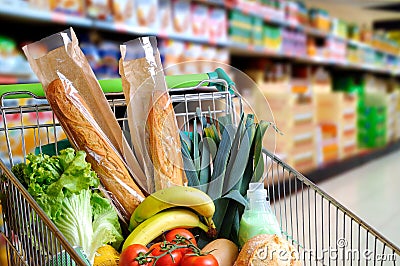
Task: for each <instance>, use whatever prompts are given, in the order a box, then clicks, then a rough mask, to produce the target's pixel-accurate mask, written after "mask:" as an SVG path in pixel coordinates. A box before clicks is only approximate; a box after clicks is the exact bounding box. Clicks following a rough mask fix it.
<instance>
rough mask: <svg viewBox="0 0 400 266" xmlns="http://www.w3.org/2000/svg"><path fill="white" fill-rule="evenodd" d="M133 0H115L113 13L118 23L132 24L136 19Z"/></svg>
mask: <svg viewBox="0 0 400 266" xmlns="http://www.w3.org/2000/svg"><path fill="white" fill-rule="evenodd" d="M133 13H134V11H133V1H132V0H113V1H112V14H113V20H114V22H117V23H126V24H132V22H131V20H133V19H134V14H133Z"/></svg>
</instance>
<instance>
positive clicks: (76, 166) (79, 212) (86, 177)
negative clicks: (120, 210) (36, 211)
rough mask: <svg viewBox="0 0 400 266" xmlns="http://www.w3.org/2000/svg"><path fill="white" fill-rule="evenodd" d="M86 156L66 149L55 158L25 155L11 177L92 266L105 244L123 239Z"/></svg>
mask: <svg viewBox="0 0 400 266" xmlns="http://www.w3.org/2000/svg"><path fill="white" fill-rule="evenodd" d="M85 158H86V153H85V152H84V151H76V152H75V150H74V149H73V148H67V149H64V150H62V151H60V154H59V155H57V156H48V155H46V154H39V155H34V154H29V155H28V156H27V163H26V164H19V165H16V166H15V167H13V169H12V170H14V171H13V172H14V174H16V175H18V179H19V180H20V181H21V182H23V184H24V185H25V186H26V187H27V188H28V192H29V193H30V194H31V195H32V196H33V198H34V199H35V200H36V201H37V202H38V204H39V206H40V207H41V208H42V209H43V210H44V212H45V213H46V214H47V215H48V216H49V217H50V219H51V220H52V221H53V222H54V224H55V225H56V226H57V228H58V229H59V230H60V231H61V232H62V233H63V235H64V236H65V238H66V239H67V240H68V241H69V243H70V244H71V245H73V246H80V247H81V248H82V249H83V251H84V252H85V253H86V255H87V256H88V259H89V260H90V261H91V262H93V260H94V255H95V253H96V251H97V249H98V248H99V247H101V246H103V245H105V244H112V245H113V246H114V247H115V248H118V247H119V245H120V244H121V242H122V240H123V237H122V233H121V227H120V224H119V221H118V215H117V212H116V211H115V209H114V208H113V206H112V205H111V204H110V202H109V200H108V199H106V198H104V197H103V196H102V195H101V194H100V193H99V190H98V186H99V184H100V182H99V179H98V177H97V175H96V173H95V172H94V171H92V170H91V165H90V164H89V163H87V162H86V161H85Z"/></svg>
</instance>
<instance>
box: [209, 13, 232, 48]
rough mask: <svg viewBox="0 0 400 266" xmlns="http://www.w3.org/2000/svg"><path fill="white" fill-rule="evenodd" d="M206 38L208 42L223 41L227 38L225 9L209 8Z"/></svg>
mask: <svg viewBox="0 0 400 266" xmlns="http://www.w3.org/2000/svg"><path fill="white" fill-rule="evenodd" d="M208 17H209V24H208V25H209V27H208V38H209V40H210V42H225V41H226V40H227V38H228V32H227V31H228V18H227V14H226V9H224V8H218V7H212V8H210V9H209V16H208Z"/></svg>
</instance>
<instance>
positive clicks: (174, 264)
mask: <svg viewBox="0 0 400 266" xmlns="http://www.w3.org/2000/svg"><path fill="white" fill-rule="evenodd" d="M171 247H172V245H171V244H168V243H164V242H157V243H154V244H153V245H152V246H151V247H150V248H149V250H151V255H152V256H161V255H162V256H161V257H160V258H159V259H158V260H157V261H155V263H154V261H153V263H152V264H151V265H154V266H178V265H180V263H181V259H182V253H181V251H180V250H179V249H175V250H172V251H170V252H168V251H169V250H170V249H171Z"/></svg>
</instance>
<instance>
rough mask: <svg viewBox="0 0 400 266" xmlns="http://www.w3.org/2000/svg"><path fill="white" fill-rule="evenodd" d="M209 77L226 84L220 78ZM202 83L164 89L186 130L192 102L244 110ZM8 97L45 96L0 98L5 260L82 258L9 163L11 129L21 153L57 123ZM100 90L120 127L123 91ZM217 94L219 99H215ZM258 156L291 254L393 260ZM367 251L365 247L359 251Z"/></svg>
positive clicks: (52, 136)
mask: <svg viewBox="0 0 400 266" xmlns="http://www.w3.org/2000/svg"><path fill="white" fill-rule="evenodd" d="M213 82H214V83H215V82H220V83H222V84H223V85H224V87H225V88H227V87H228V84H226V82H224V81H221V80H217V81H216V80H213ZM206 83H210V82H209V80H207V81H204V82H201V83H199V84H198V85H197V86H195V87H193V88H186V89H185V90H182V91H179V92H178V94H172V95H171V99H172V102H173V103H174V104H175V105H176V104H182V105H181V106H183V107H184V108H183V110H181V111H176V117H177V121H178V123H181V125H182V126H183V127H184V130H186V131H187V130H188V128H187V127H186V125H187V122H188V121H190V120H191V119H192V118H193V117H194V116H196V112H195V111H193V110H194V109H191V110H190V108H193V105H195V107H194V108H196V107H199V108H200V110H201V112H202V113H203V114H210V113H211V114H212V115H213V116H214V117H215V118H216V117H217V116H219V115H221V114H232V115H233V117H235V112H236V111H237V110H238V111H239V112H242V111H243V108H242V101H241V98H240V95H239V94H232V93H231V92H230V91H229V90H228V89H226V90H222V91H207V92H201V90H202V89H204V88H203V85H204V84H206ZM193 90H196V91H195V92H194V91H193ZM199 90H200V92H198V91H199ZM10 96H12V97H15V96H22V97H29V98H31V99H42V100H43V101H45V98H44V97H39V96H37V95H35V94H33V93H31V92H8V93H3V95H2V96H1V98H0V111H1V118H2V120H3V127H0V139H4V140H5V143H6V145H7V152H8V157H9V161H8V162H7V161H5V162H3V161H0V173H2V174H3V177H6V178H3V179H2V180H1V182H0V195H1V198H0V200H1V204H2V206H3V219H4V226H3V229H2V230H0V235H2V236H3V237H4V238H5V240H6V243H7V254H8V255H7V257H8V261H9V263H10V265H87V264H86V263H85V260H84V257H83V256H82V253H81V252H80V250H79V248H76V247H72V246H71V245H70V244H69V243H68V241H67V240H66V239H65V238H64V237H63V235H62V234H61V232H60V231H59V230H58V229H57V228H56V226H55V225H54V223H53V222H52V221H51V220H50V219H49V218H48V217H47V216H46V214H45V213H44V212H43V210H42V209H41V208H40V206H39V205H38V204H37V203H36V202H35V200H34V199H33V198H32V197H31V196H30V194H29V193H28V191H27V190H26V189H25V187H24V186H23V185H22V184H21V183H20V182H19V181H18V180H17V178H16V177H15V176H14V175H13V173H12V172H11V170H10V168H11V166H12V165H14V164H15V163H16V160H15V156H14V151H13V148H12V144H11V135H12V134H11V132H13V135H16V136H17V137H20V138H21V139H20V140H21V145H22V150H21V151H22V153H23V157H24V158H23V159H25V157H26V154H27V153H29V152H31V151H30V150H27V148H25V144H26V139H25V137H26V132H27V131H28V130H31V131H32V132H33V133H34V143H35V144H36V146H37V147H38V148H39V151H41V148H42V146H43V145H45V144H49V143H52V142H55V143H57V141H58V140H60V136H58V135H59V131H58V130H57V129H60V128H61V127H60V125H59V124H58V122H57V119H56V118H55V116H54V114H53V115H52V119H51V121H48V122H47V123H45V124H42V123H41V120H40V114H41V113H42V112H51V108H50V107H49V105H48V104H47V103H46V102H42V103H28V104H24V105H14V106H10V105H6V104H5V101H6V100H5V99H6V98H7V97H10ZM107 96H111V97H110V98H109V103H110V107H111V109H112V110H113V112H114V114H116V116H117V120H118V121H119V122H120V123H121V126H122V125H123V123H124V120H125V118H124V117H121V116H118V115H117V114H118V113H119V110H120V109H121V108H122V110H123V108H125V101H124V100H123V97H118V96H123V94H118V93H117V94H115V93H114V94H107ZM114 96H116V97H114ZM217 101H220V103H221V102H222V103H223V104H220V103H219V104H216V102H217ZM236 105H239V106H236ZM191 106H192V107H191ZM236 107H239V109H236ZM27 114H31V115H33V117H36V121H35V122H36V123H33V124H25V123H24V121H23V119H22V117H23V116H24V115H27ZM9 115H19V116H20V117H21V118H20V123H19V124H18V125H10V124H8V123H7V122H8V116H9ZM182 119H183V121H180V120H182ZM179 121H180V122H179ZM234 121H235V120H234ZM41 134H42V135H45V137H44V138H43V136H41ZM14 137H15V136H14ZM56 150H57V145H56ZM263 156H264V159H265V160H264V161H265V163H266V167H265V169H268V170H267V171H266V173H265V176H264V182H265V187H266V188H267V190H268V194H269V199H270V202H271V206H272V209H273V211H274V213H275V215H276V217H277V219H278V221H279V222H280V225H281V228H282V231H283V234H284V236H285V237H286V239H288V240H289V241H290V242H291V243H292V244H293V245H294V246H295V247H296V250H297V252H298V254H297V255H298V256H299V257H300V259H301V260H302V262H303V264H304V265H353V264H354V265H395V264H396V261H397V260H399V259H400V249H399V247H397V246H396V245H395V244H393V243H392V242H390V241H389V240H388V239H387V238H386V237H385V236H383V235H382V234H381V233H379V232H378V231H377V230H376V229H374V228H373V227H371V226H370V225H368V224H367V223H365V222H364V221H363V220H362V219H361V218H360V217H358V216H357V215H356V214H355V213H353V212H352V211H350V210H349V209H347V208H346V207H345V206H343V205H342V204H340V203H339V202H338V201H337V200H336V199H334V198H333V197H331V196H330V195H329V194H328V193H326V192H325V191H323V190H322V189H321V188H319V187H318V186H317V185H316V184H314V183H313V182H311V181H310V180H309V179H307V178H306V177H305V176H304V175H303V174H301V173H300V172H298V171H296V170H295V169H293V168H292V167H290V166H289V165H287V164H286V163H285V162H283V161H282V160H281V159H279V158H278V157H277V156H276V155H274V154H273V153H272V152H270V151H268V150H266V149H263ZM35 241H37V242H35ZM367 251H368V254H365V252H367ZM332 253H334V255H332Z"/></svg>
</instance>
